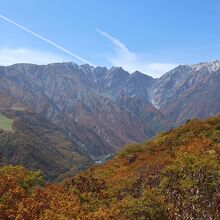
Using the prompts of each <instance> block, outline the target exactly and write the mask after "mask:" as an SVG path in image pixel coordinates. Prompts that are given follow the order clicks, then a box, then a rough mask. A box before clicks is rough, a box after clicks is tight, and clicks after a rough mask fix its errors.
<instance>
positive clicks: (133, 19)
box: [0, 0, 220, 77]
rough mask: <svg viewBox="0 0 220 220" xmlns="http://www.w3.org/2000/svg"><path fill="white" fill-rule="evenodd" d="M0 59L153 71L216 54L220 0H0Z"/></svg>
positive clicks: (219, 46) (213, 57)
mask: <svg viewBox="0 0 220 220" xmlns="http://www.w3.org/2000/svg"><path fill="white" fill-rule="evenodd" d="M0 3H1V7H0V15H3V16H5V17H7V18H9V19H11V20H13V21H14V22H16V23H18V24H20V25H22V26H24V27H25V28H28V29H29V30H31V31H33V32H35V33H37V34H39V35H41V36H43V37H44V38H46V39H48V40H50V41H52V42H53V43H56V44H58V46H61V47H62V48H64V49H65V50H67V51H68V52H71V53H73V54H74V55H77V56H79V57H80V58H82V59H81V60H79V59H76V58H74V57H73V56H71V55H70V53H67V52H66V51H64V50H61V49H60V48H57V47H56V46H54V45H51V44H49V43H48V42H45V41H44V40H42V39H39V38H38V37H36V36H33V34H30V33H27V32H26V31H24V30H21V28H19V27H17V26H15V25H13V24H11V23H9V22H7V21H5V20H3V19H2V18H0V31H1V34H0V65H9V64H12V63H17V62H32V63H39V64H40V63H49V62H59V61H60V62H62V61H73V62H76V63H79V64H81V63H83V61H88V62H89V63H91V64H93V65H97V66H98V65H100V66H107V67H111V66H122V67H123V68H125V69H127V70H128V71H130V72H133V71H135V70H140V71H142V72H144V73H146V74H149V75H152V76H154V77H158V76H160V75H161V74H163V73H165V72H167V71H168V70H169V69H172V68H173V67H175V66H176V65H179V64H191V63H197V62H202V61H211V60H216V59H220V1H219V0H209V1H208V0H178V1H177V0H136V1H135V0H19V1H16V0H1V2H0Z"/></svg>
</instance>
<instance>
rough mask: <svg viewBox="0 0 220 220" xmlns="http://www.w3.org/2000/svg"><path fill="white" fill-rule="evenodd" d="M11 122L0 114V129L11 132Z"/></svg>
mask: <svg viewBox="0 0 220 220" xmlns="http://www.w3.org/2000/svg"><path fill="white" fill-rule="evenodd" d="M12 124H13V120H12V119H10V118H7V117H6V116H4V115H3V114H2V113H0V129H2V130H4V131H11V132H13V128H12Z"/></svg>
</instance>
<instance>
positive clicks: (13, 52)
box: [0, 48, 70, 66]
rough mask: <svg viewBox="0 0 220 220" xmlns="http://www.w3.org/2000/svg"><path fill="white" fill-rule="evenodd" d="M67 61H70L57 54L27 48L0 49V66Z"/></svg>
mask: <svg viewBox="0 0 220 220" xmlns="http://www.w3.org/2000/svg"><path fill="white" fill-rule="evenodd" d="M67 61H70V58H64V57H61V56H60V55H58V54H54V53H48V52H45V51H40V50H33V49H28V48H18V49H9V48H2V49H0V65H1V66H8V65H12V64H15V63H35V64H48V63H57V62H67Z"/></svg>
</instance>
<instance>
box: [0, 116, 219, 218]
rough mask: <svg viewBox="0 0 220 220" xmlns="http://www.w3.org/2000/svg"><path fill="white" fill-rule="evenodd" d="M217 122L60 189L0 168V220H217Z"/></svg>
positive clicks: (141, 148)
mask: <svg viewBox="0 0 220 220" xmlns="http://www.w3.org/2000/svg"><path fill="white" fill-rule="evenodd" d="M219 158H220V117H215V118H211V119H208V120H206V121H198V120H192V121H189V122H188V123H187V124H186V125H184V126H182V127H180V128H177V129H174V130H172V131H168V132H164V133H161V134H159V135H158V136H157V137H155V138H153V139H152V140H150V141H149V142H147V143H144V144H134V145H130V146H127V147H126V148H125V149H124V150H122V151H121V152H119V153H118V154H117V155H116V156H115V158H114V159H112V160H110V161H108V162H107V163H106V164H104V165H99V166H93V167H91V168H90V169H88V170H87V171H85V172H82V173H80V174H79V175H77V176H75V177H74V178H72V179H66V180H64V181H63V182H61V183H59V184H49V183H45V182H44V181H43V178H42V176H41V174H40V172H38V171H27V170H25V169H24V168H23V167H13V166H6V167H1V168H0V219H1V220H14V219H16V220H23V219H24V220H44V219H45V220H73V219H74V220H75V219H76V220H77V219H82V220H108V219H112V220H136V219H137V220H144V219H152V220H157V219H161V220H163V219H184V220H185V219H186V220H187V219H204V220H205V219H220V160H219Z"/></svg>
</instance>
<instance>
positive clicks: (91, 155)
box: [0, 61, 220, 179]
mask: <svg viewBox="0 0 220 220" xmlns="http://www.w3.org/2000/svg"><path fill="white" fill-rule="evenodd" d="M219 86H220V61H214V62H206V63H199V64H196V65H181V66H178V67H177V68H175V69H173V70H171V71H169V72H168V73H166V74H164V75H163V76H162V77H160V78H157V79H154V78H152V77H150V76H148V75H146V74H143V73H141V72H138V71H136V72H134V73H132V74H130V73H128V72H127V71H125V70H124V69H122V68H121V67H113V68H110V69H107V68H105V67H93V66H90V65H88V64H86V65H77V64H75V63H71V62H70V63H54V64H48V65H35V64H15V65H12V66H6V67H3V66H1V67H0V100H1V102H0V111H1V114H3V115H4V116H5V117H7V118H9V119H11V120H13V126H12V127H13V128H14V133H13V132H11V131H4V129H3V130H2V133H3V134H4V135H6V134H7V135H9V134H10V135H13V134H15V133H16V132H18V131H19V129H18V127H19V126H20V125H21V124H22V126H23V127H26V129H25V130H24V129H23V128H22V129H20V132H22V133H25V134H22V135H27V134H28V135H29V134H30V133H31V136H32V137H33V136H35V137H36V136H37V135H38V140H37V141H36V145H35V146H34V148H36V151H32V150H33V146H32V145H30V144H27V145H22V144H18V143H16V144H17V145H18V146H19V149H21V148H22V152H23V153H22V154H24V152H26V155H27V154H28V153H29V155H32V154H33V152H35V153H36V152H39V154H38V156H39V157H38V158H36V157H35V161H36V163H35V166H34V168H39V169H40V168H42V166H43V170H45V173H46V175H47V176H49V178H50V175H52V176H51V179H53V178H58V176H59V174H61V173H62V172H61V170H62V168H61V167H60V164H63V163H64V162H62V160H64V161H65V163H64V164H68V165H66V170H65V172H66V173H68V172H72V170H74V171H73V173H74V172H77V170H79V169H82V168H83V167H84V166H85V167H86V166H88V165H89V164H91V163H92V161H93V162H100V161H102V160H103V159H106V158H107V157H108V156H111V155H112V154H114V153H115V152H116V151H117V150H118V149H120V148H122V147H123V146H124V145H125V144H128V143H138V142H143V141H144V140H146V139H149V138H151V137H153V136H154V135H155V134H157V133H158V132H161V131H164V130H169V129H171V128H173V127H176V126H178V125H180V124H183V123H185V122H186V121H187V120H188V119H192V118H206V117H209V116H214V115H217V114H219V113H220V93H219ZM32 121H35V123H36V124H38V125H39V126H37V128H36V127H34V126H33V127H31V126H28V125H25V123H28V124H30V122H32ZM51 130H52V132H53V135H51V137H50V138H48V137H47V135H46V134H47V133H48V132H51ZM57 132H58V133H59V134H58V133H57ZM4 135H3V136H1V137H0V145H1V148H0V155H1V157H0V163H1V164H8V163H12V161H13V163H14V164H22V165H25V166H26V167H27V168H29V167H31V166H32V165H31V164H33V163H32V162H31V161H30V160H31V159H28V158H31V157H29V156H28V157H27V158H26V159H24V158H22V156H21V158H20V157H19V156H18V157H16V155H17V148H16V147H13V148H10V153H6V152H8V148H7V146H8V145H7V144H4V143H5V142H4V141H5V139H4ZM58 137H59V138H58ZM10 140H13V138H12V137H11V138H10ZM46 140H47V141H48V143H49V144H48V145H47V144H45V143H47V142H46ZM54 141H55V142H56V143H54ZM8 142H10V141H8ZM64 142H65V143H66V142H68V144H67V145H68V147H66V145H65V144H63V143H64ZM2 143H3V144H2ZM14 146H16V145H14ZM25 146H26V147H25ZM52 148H53V149H52ZM42 149H45V152H43V151H42ZM47 150H48V152H47ZM53 150H54V151H56V152H53ZM64 151H65V153H64ZM50 152H52V154H51V153H50ZM53 153H54V156H53ZM22 154H21V155H22ZM55 154H57V157H59V156H60V158H57V159H56V160H55V161H54V165H53V163H51V168H50V169H51V172H48V170H49V167H48V168H47V165H46V164H45V165H42V164H43V163H44V162H43V161H44V160H41V159H42V157H43V158H44V157H45V155H47V156H48V159H49V160H50V162H51V161H53V159H54V157H55ZM76 154H77V156H76ZM11 155H15V158H20V159H19V160H14V159H12V157H11ZM50 156H51V158H50ZM52 158H53V159H52ZM61 158H62V160H61ZM71 158H75V159H71ZM76 158H77V159H76ZM79 158H80V159H79ZM46 160H47V159H45V161H46ZM78 160H80V161H81V162H80V164H81V165H80V166H79V165H77V166H76V164H77V163H78V164H79V161H78ZM24 161H25V162H24ZM57 161H58V162H57ZM70 161H72V162H70ZM45 163H46V162H45ZM57 167H59V168H57ZM31 168H32V167H31ZM57 169H58V170H59V172H58V173H59V174H57V176H56V175H55V176H53V175H54V173H57V172H56V170H57ZM49 173H50V174H49ZM71 174H72V173H71Z"/></svg>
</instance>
